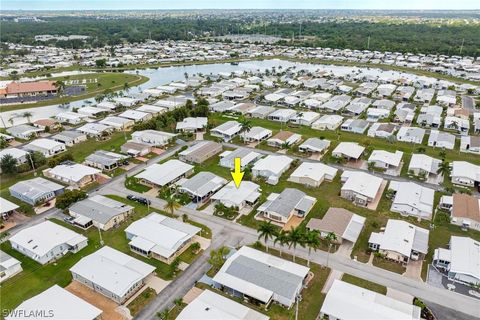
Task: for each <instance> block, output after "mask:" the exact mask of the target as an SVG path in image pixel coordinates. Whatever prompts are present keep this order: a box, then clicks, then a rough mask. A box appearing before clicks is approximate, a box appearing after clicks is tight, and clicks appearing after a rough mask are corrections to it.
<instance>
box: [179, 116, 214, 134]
mask: <svg viewBox="0 0 480 320" xmlns="http://www.w3.org/2000/svg"><path fill="white" fill-rule="evenodd" d="M207 122H208V119H207V118H206V117H197V118H192V117H188V118H185V119H183V120H182V121H180V122H177V127H176V129H177V131H180V132H197V131H203V130H205V128H206V127H207Z"/></svg>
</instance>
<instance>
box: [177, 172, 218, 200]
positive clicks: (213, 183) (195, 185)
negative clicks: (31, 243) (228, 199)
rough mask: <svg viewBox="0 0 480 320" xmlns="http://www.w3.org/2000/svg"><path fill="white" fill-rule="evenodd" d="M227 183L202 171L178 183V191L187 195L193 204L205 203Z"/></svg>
mask: <svg viewBox="0 0 480 320" xmlns="http://www.w3.org/2000/svg"><path fill="white" fill-rule="evenodd" d="M226 183H227V180H225V179H223V178H222V177H219V176H217V175H215V174H213V173H211V172H208V171H202V172H199V173H198V174H196V175H195V176H193V177H192V178H190V179H188V180H185V181H179V182H178V184H179V185H180V191H181V192H184V193H187V194H188V195H190V197H192V198H193V201H194V202H195V203H198V202H202V201H205V200H206V199H208V198H209V197H210V196H211V195H212V194H213V193H215V192H217V191H218V190H219V189H220V188H221V187H223V186H224V185H225V184H226Z"/></svg>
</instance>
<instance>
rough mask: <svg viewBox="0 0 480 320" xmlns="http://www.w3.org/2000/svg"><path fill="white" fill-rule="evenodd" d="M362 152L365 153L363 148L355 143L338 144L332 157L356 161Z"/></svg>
mask: <svg viewBox="0 0 480 320" xmlns="http://www.w3.org/2000/svg"><path fill="white" fill-rule="evenodd" d="M363 151H365V148H364V147H362V146H361V145H359V144H358V143H356V142H340V143H339V144H338V145H337V147H336V148H335V149H334V150H333V151H332V156H334V157H337V158H341V157H344V158H349V159H355V160H358V159H359V158H360V157H361V155H362V154H363Z"/></svg>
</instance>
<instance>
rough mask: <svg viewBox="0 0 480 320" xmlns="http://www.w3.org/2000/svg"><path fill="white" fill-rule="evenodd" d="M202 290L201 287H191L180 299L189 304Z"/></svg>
mask: <svg viewBox="0 0 480 320" xmlns="http://www.w3.org/2000/svg"><path fill="white" fill-rule="evenodd" d="M202 292H203V289H200V288H197V287H193V288H192V289H190V290H189V291H188V292H187V293H186V294H185V296H183V299H182V300H183V302H184V303H186V304H189V303H190V302H192V301H193V300H195V299H196V298H197V297H198V296H199V295H200V294H202Z"/></svg>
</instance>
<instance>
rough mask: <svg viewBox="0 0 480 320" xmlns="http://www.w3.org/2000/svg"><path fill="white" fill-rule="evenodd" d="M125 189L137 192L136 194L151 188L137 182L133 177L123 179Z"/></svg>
mask: <svg viewBox="0 0 480 320" xmlns="http://www.w3.org/2000/svg"><path fill="white" fill-rule="evenodd" d="M125 187H126V188H127V189H129V190H132V191H135V192H138V193H144V192H147V191H150V190H151V189H152V188H150V187H149V186H146V185H144V184H141V183H139V182H138V179H137V178H135V177H128V178H126V179H125Z"/></svg>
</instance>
